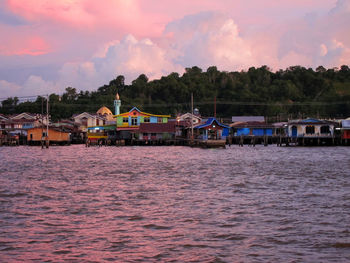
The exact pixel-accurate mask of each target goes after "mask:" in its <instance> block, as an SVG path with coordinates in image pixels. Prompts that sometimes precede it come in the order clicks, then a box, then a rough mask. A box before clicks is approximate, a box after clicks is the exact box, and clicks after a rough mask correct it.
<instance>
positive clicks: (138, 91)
mask: <svg viewBox="0 0 350 263" xmlns="http://www.w3.org/2000/svg"><path fill="white" fill-rule="evenodd" d="M117 92H118V93H119V94H120V97H121V100H122V107H121V111H122V112H123V111H128V110H130V109H131V107H133V106H137V107H138V108H140V109H141V110H143V111H146V112H151V113H155V114H171V115H174V114H177V113H184V112H187V111H190V110H191V105H190V98H191V93H193V95H194V104H195V107H197V108H199V110H200V113H201V114H202V115H203V116H213V115H214V99H215V98H216V102H217V104H216V112H217V116H218V117H230V116H232V115H265V116H276V115H279V116H282V115H283V116H291V115H292V116H313V115H314V116H319V117H322V116H323V117H348V116H350V69H349V67H348V66H346V65H343V66H341V67H340V69H337V68H332V69H325V68H324V67H323V66H319V67H317V68H316V70H313V69H311V68H308V69H307V68H304V67H301V66H293V67H289V68H287V69H286V70H279V71H277V72H272V71H271V70H270V69H269V68H268V67H267V66H262V67H260V68H255V67H251V68H249V70H248V71H241V72H226V71H219V70H218V69H217V68H216V67H215V66H211V67H209V68H208V69H207V70H206V71H203V70H202V69H201V68H199V67H192V68H186V70H185V73H184V74H183V75H182V76H180V75H179V74H178V73H171V74H169V75H168V76H163V77H161V78H160V79H156V80H152V81H149V79H148V77H147V76H146V75H145V74H141V75H140V76H139V77H138V78H136V79H135V80H134V81H132V83H131V85H125V78H124V77H123V76H121V75H119V76H117V77H116V78H115V79H113V80H111V81H110V82H109V83H108V84H106V85H103V86H101V87H99V88H98V89H97V90H96V91H92V92H89V91H80V92H77V90H76V88H72V87H67V88H66V90H65V93H64V94H63V95H62V96H59V95H57V94H51V95H50V97H49V100H50V113H51V116H52V118H53V119H54V120H56V119H60V118H69V117H71V116H72V115H73V114H74V113H81V112H84V111H86V112H96V111H97V110H98V109H99V108H100V107H101V106H106V107H108V108H110V109H113V100H114V99H115V95H116V93H117ZM43 103H46V100H45V98H41V97H38V98H37V100H36V101H35V102H21V103H20V101H19V99H18V98H8V99H6V100H4V101H2V107H0V112H1V113H5V114H12V113H20V112H24V111H25V112H37V113H40V112H42V105H43ZM44 112H45V108H44Z"/></svg>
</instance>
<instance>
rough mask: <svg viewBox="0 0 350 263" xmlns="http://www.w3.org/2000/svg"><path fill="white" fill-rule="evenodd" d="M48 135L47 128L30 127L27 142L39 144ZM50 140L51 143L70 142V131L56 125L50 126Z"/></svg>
mask: <svg viewBox="0 0 350 263" xmlns="http://www.w3.org/2000/svg"><path fill="white" fill-rule="evenodd" d="M46 136H47V134H46V129H43V128H31V129H28V134H27V142H28V144H29V145H39V144H41V142H42V141H43V140H45V138H46ZM48 140H49V141H50V144H69V143H70V133H69V132H65V131H62V130H61V129H59V128H56V127H50V128H49V134H48Z"/></svg>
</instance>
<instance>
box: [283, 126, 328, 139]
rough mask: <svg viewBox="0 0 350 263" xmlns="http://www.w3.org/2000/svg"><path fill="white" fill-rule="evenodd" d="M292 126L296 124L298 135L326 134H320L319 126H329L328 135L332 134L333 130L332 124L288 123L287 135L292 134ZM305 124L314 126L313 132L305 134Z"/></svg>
mask: <svg viewBox="0 0 350 263" xmlns="http://www.w3.org/2000/svg"><path fill="white" fill-rule="evenodd" d="M293 126H296V127H297V132H298V134H297V136H298V137H300V136H326V135H327V134H321V127H322V126H329V130H330V134H329V135H333V132H334V125H327V124H322V125H319V124H317V125H312V124H311V125H309V124H307V125H304V124H303V125H296V124H294V125H289V126H288V134H289V136H292V127H293ZM307 126H314V127H315V133H313V134H306V127H307Z"/></svg>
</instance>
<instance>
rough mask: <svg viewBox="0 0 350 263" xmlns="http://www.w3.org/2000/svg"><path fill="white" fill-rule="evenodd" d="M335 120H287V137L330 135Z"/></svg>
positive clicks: (332, 131) (320, 136) (332, 132)
mask: <svg viewBox="0 0 350 263" xmlns="http://www.w3.org/2000/svg"><path fill="white" fill-rule="evenodd" d="M335 126H336V123H335V122H331V121H326V120H318V119H312V118H309V119H305V120H291V121H289V122H288V135H289V137H309V138H311V137H314V138H322V137H332V136H333V135H334V128H335Z"/></svg>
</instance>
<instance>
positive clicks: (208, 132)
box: [194, 118, 230, 141]
mask: <svg viewBox="0 0 350 263" xmlns="http://www.w3.org/2000/svg"><path fill="white" fill-rule="evenodd" d="M194 130H195V132H196V134H195V137H196V138H197V139H200V140H204V141H206V140H225V139H226V137H227V136H228V135H229V133H230V127H229V126H227V125H225V124H222V123H220V122H219V121H218V120H217V119H216V118H209V119H207V120H206V122H205V123H201V124H199V125H197V126H195V127H194Z"/></svg>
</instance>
